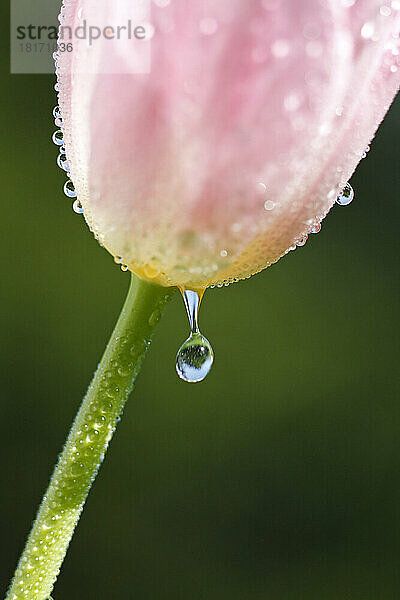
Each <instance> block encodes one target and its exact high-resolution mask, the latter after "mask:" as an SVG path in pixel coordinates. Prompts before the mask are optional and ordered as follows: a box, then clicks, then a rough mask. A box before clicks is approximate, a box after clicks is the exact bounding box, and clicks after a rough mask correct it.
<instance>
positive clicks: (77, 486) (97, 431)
mask: <svg viewBox="0 0 400 600" xmlns="http://www.w3.org/2000/svg"><path fill="white" fill-rule="evenodd" d="M173 291H174V289H172V288H164V287H161V286H158V285H154V284H152V283H148V282H145V281H142V280H140V279H139V278H137V277H136V276H134V275H133V276H132V282H131V286H130V289H129V293H128V296H127V299H126V301H125V304H124V307H123V309H122V312H121V315H120V317H119V320H118V323H117V325H116V327H115V329H114V331H113V333H112V335H111V338H110V341H109V343H108V345H107V347H106V350H105V352H104V355H103V358H102V360H101V362H100V364H99V366H98V368H97V371H96V373H95V375H94V377H93V380H92V383H91V384H90V387H89V389H88V392H87V394H86V396H85V398H84V400H83V402H82V405H81V407H80V409H79V412H78V414H77V416H76V418H75V421H74V424H73V426H72V429H71V431H70V434H69V436H68V438H67V441H66V444H65V447H64V449H63V451H62V453H61V455H60V457H59V460H58V463H57V465H56V468H55V470H54V473H53V476H52V478H51V480H50V485H49V487H48V490H47V492H46V494H45V496H44V497H43V500H42V504H41V506H40V508H39V512H38V514H37V517H36V521H35V522H34V525H33V528H32V531H31V533H30V535H29V538H28V541H27V543H26V546H25V549H24V551H23V554H22V556H21V558H20V561H19V564H18V567H17V570H16V572H15V575H14V579H13V581H12V583H11V587H10V589H9V591H8V595H7V598H6V600H47V599H49V597H50V594H51V591H52V589H53V585H54V583H55V581H56V579H57V576H58V573H59V570H60V567H61V564H62V562H63V560H64V557H65V554H66V552H67V549H68V545H69V543H70V541H71V538H72V535H73V533H74V529H75V527H76V525H77V523H78V520H79V517H80V515H81V512H82V510H83V506H84V503H85V500H86V498H87V495H88V493H89V490H90V488H91V486H92V483H93V481H94V479H95V477H96V475H97V472H98V470H99V467H100V465H101V462H102V460H103V458H104V454H105V452H106V450H107V447H108V444H109V442H110V440H111V438H112V435H113V433H114V430H115V427H116V424H117V422H118V420H119V418H120V416H121V413H122V411H123V408H124V405H125V402H126V400H127V398H128V396H129V394H130V392H131V391H132V388H133V384H134V382H135V380H136V377H137V375H138V374H139V371H140V368H141V365H142V362H143V359H144V356H145V354H146V351H147V349H148V347H149V345H150V340H151V336H152V333H153V330H154V328H155V326H156V324H157V322H158V320H159V318H160V316H161V314H162V310H163V308H164V306H165V305H166V303H167V302H168V300H169V299H170V298H171V296H172V294H173Z"/></svg>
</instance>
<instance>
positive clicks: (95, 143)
mask: <svg viewBox="0 0 400 600" xmlns="http://www.w3.org/2000/svg"><path fill="white" fill-rule="evenodd" d="M157 4H158V5H157ZM161 4H166V6H163V7H162V6H161ZM102 6H103V5H100V4H99V3H98V2H96V3H93V0H68V1H67V2H66V8H65V24H70V25H72V26H75V25H77V24H79V23H80V18H81V16H82V15H81V13H82V11H80V9H83V11H84V12H83V14H84V15H85V18H86V19H87V20H88V22H91V20H93V22H96V19H97V20H98V21H100V22H101V23H102V24H107V19H108V18H110V12H109V11H110V10H111V9H110V5H108V8H104V9H102V8H101V7H102ZM112 6H113V8H112V10H113V11H118V18H121V22H125V19H127V18H129V15H130V14H132V10H133V9H136V8H137V6H138V3H137V2H136V3H135V2H133V1H132V0H117V1H116V2H115V3H114V4H113V5H112ZM102 11H104V12H103V13H102ZM107 11H108V12H107ZM150 19H151V24H152V26H153V28H154V35H153V37H152V39H151V40H146V41H140V42H138V41H137V42H136V49H137V50H138V51H139V52H142V53H143V57H142V59H143V60H144V61H145V55H146V52H147V51H148V50H150V51H151V68H150V72H149V73H147V74H146V73H132V72H130V73H129V72H128V73H126V72H125V73H124V70H125V71H129V70H131V71H132V69H136V70H137V69H138V64H134V61H135V60H136V58H135V57H136V55H135V56H134V55H133V53H132V47H130V46H129V44H121V45H120V46H118V44H113V45H110V44H109V43H108V41H107V40H97V41H96V42H94V43H93V45H92V47H91V48H89V47H88V46H87V44H79V45H77V46H76V49H74V52H73V53H71V54H69V55H68V53H62V54H61V56H60V58H59V60H58V63H59V82H60V88H61V89H60V106H61V110H62V113H63V118H64V129H65V140H66V148H67V153H68V158H69V162H70V164H71V172H72V177H73V181H74V183H75V186H76V188H77V192H78V197H79V199H80V201H81V203H82V205H83V207H84V209H85V216H86V218H87V220H88V223H89V224H90V226H91V227H92V229H93V230H94V231H95V232H96V233H97V234H98V235H101V236H102V241H103V242H104V244H105V245H106V247H107V248H108V249H109V250H110V252H112V254H114V255H115V256H119V257H121V259H122V261H123V262H124V263H125V264H127V265H128V266H129V268H130V269H131V270H132V271H134V272H136V273H138V274H139V275H140V276H143V277H147V278H153V279H155V280H157V281H159V282H161V283H163V284H165V285H175V284H177V285H184V286H187V287H196V286H197V287H198V286H201V285H203V286H204V285H208V284H216V283H220V282H223V281H232V280H234V279H239V278H244V277H248V276H250V275H251V274H253V273H255V272H257V271H259V270H261V269H263V268H265V267H266V266H268V265H269V264H271V263H273V262H276V261H277V260H278V259H279V258H280V257H281V256H282V255H283V254H285V253H287V251H288V249H289V248H290V247H291V246H293V245H294V244H296V242H299V241H300V240H301V239H303V238H304V237H305V236H306V235H307V234H308V233H309V232H310V231H311V229H312V228H313V226H314V225H316V224H317V223H319V222H320V221H321V219H322V218H323V217H324V216H325V215H326V213H327V212H328V211H329V209H330V208H331V206H332V205H333V203H334V202H335V199H336V197H337V195H338V193H339V190H340V189H341V187H343V185H344V184H345V183H346V182H347V180H348V179H349V178H350V176H351V174H352V173H353V171H354V169H355V168H356V166H357V164H358V162H359V161H360V159H361V157H362V155H363V153H364V149H365V147H366V146H367V145H368V143H369V142H370V140H371V138H372V137H373V135H374V133H375V131H376V129H377V127H378V125H379V123H380V121H381V120H382V118H383V116H384V114H385V112H386V111H387V109H388V107H389V104H390V102H391V101H392V99H393V97H394V95H395V93H396V91H397V89H398V83H399V73H400V65H399V64H398V62H399V61H398V48H399V38H398V31H399V19H400V10H399V9H398V3H397V2H392V3H390V2H388V5H387V7H386V8H385V9H384V10H382V0H379V1H377V0H356V1H355V2H353V1H352V0H342V1H339V0H325V1H323V0H302V1H301V2H300V1H299V2H288V1H285V0H262V1H261V0H260V1H258V0H252V1H250V0H229V2H228V1H227V0H226V1H223V0H207V1H204V2H192V1H189V0H171V1H170V2H169V3H165V2H164V3H160V2H158V3H157V2H155V3H153V5H152V10H151V17H150ZM138 24H139V23H138ZM140 44H141V46H140V48H139V45H140ZM139 58H140V57H139ZM139 67H140V65H139Z"/></svg>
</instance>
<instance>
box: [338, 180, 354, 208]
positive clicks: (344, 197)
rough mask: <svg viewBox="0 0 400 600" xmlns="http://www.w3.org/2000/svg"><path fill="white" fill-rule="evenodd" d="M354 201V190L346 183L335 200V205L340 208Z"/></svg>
mask: <svg viewBox="0 0 400 600" xmlns="http://www.w3.org/2000/svg"><path fill="white" fill-rule="evenodd" d="M353 200H354V190H353V188H352V187H351V185H350V184H349V183H346V185H345V186H344V188H343V190H342V192H341V193H340V194H339V196H338V197H337V199H336V203H337V204H339V205H340V206H347V205H348V204H350V203H351V202H353Z"/></svg>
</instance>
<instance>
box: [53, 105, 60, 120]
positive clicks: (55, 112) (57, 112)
mask: <svg viewBox="0 0 400 600" xmlns="http://www.w3.org/2000/svg"><path fill="white" fill-rule="evenodd" d="M53 117H54V118H55V119H61V111H60V107H59V106H55V107H54V109H53Z"/></svg>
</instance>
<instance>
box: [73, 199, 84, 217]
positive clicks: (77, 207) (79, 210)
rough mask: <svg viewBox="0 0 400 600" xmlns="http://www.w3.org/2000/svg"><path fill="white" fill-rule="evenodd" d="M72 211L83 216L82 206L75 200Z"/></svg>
mask: <svg viewBox="0 0 400 600" xmlns="http://www.w3.org/2000/svg"><path fill="white" fill-rule="evenodd" d="M72 209H73V211H74V212H76V214H77V215H82V214H83V206H82V204H81V203H80V202H79V200H75V202H74V203H73V205H72Z"/></svg>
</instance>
